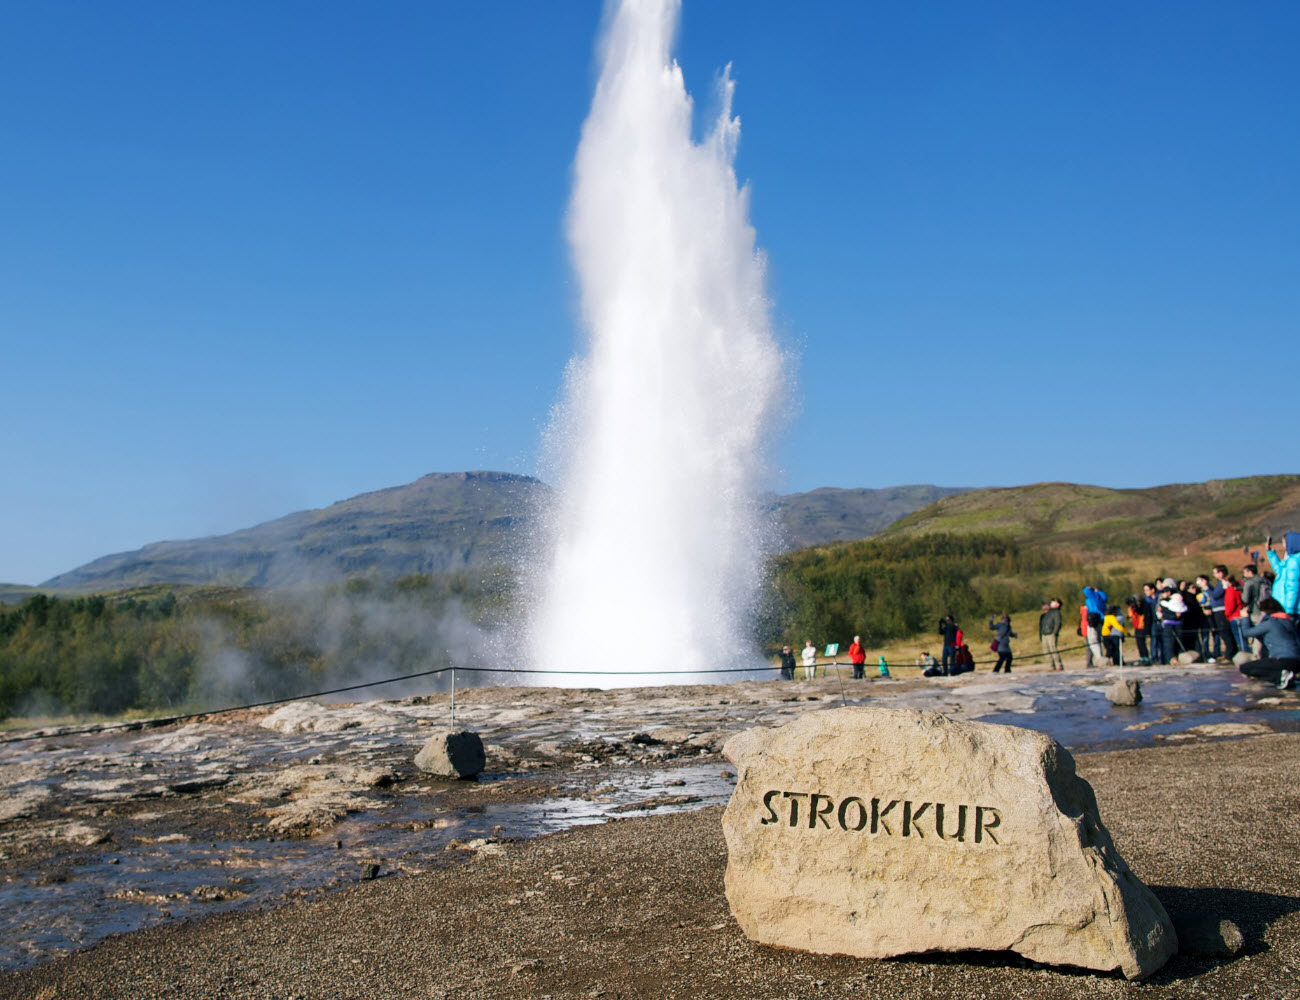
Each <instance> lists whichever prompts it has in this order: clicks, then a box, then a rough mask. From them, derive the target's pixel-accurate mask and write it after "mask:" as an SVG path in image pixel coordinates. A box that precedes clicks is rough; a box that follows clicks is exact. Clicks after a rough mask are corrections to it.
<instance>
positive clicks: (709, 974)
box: [0, 666, 1300, 997]
mask: <svg viewBox="0 0 1300 1000" xmlns="http://www.w3.org/2000/svg"><path fill="white" fill-rule="evenodd" d="M1113 674H1114V672H1113V671H1107V672H1101V671H1087V672H1085V671H1083V670H1081V669H1077V670H1072V671H1067V672H1065V673H1055V674H1053V673H1043V672H1025V673H1016V674H1013V675H1011V676H1010V677H1003V676H992V675H989V674H976V675H973V676H972V675H966V676H964V677H961V678H957V679H945V680H930V681H928V680H923V679H919V678H918V679H911V680H893V681H882V680H878V679H876V680H869V681H857V682H855V681H852V680H848V679H845V680H843V681H842V682H841V681H839V680H838V679H836V678H835V677H831V678H828V679H821V678H818V679H817V680H815V681H805V680H798V681H793V682H780V681H768V682H741V683H735V684H729V685H719V686H689V687H662V688H639V689H622V690H610V691H600V690H573V689H570V690H562V689H538V688H502V687H497V688H478V689H470V690H462V691H461V692H460V693H459V696H458V704H457V710H456V721H457V724H458V725H465V726H469V727H472V728H475V729H477V730H478V731H479V732H480V733H481V734H482V736H483V739H484V742H485V744H486V746H487V757H488V765H487V772H486V773H485V774H484V775H483V776H482V778H481V779H480V780H478V781H472V782H445V781H438V780H434V779H432V778H430V777H429V776H428V775H425V774H423V773H421V772H419V771H418V770H417V769H416V768H415V767H414V765H413V764H412V757H413V756H414V754H415V752H416V751H417V750H418V749H419V747H420V746H421V744H422V742H423V738H424V734H425V733H427V731H428V729H429V728H430V727H431V726H442V725H446V724H449V723H450V705H449V700H448V696H447V695H446V694H440V695H432V696H429V697H428V698H420V697H417V698H408V699H404V700H402V701H392V702H369V703H365V704H360V705H333V706H320V705H314V704H311V703H295V704H292V705H289V706H286V707H284V708H282V709H280V710H278V711H276V712H274V713H270V714H267V713H265V712H259V713H254V714H245V715H240V716H234V715H223V716H213V717H211V718H210V719H207V720H201V721H198V722H195V723H191V724H188V725H184V726H172V727H163V728H157V729H140V730H134V731H120V730H119V731H115V732H112V733H102V734H98V735H88V736H84V735H83V736H73V735H60V733H59V732H58V731H57V730H51V731H48V732H47V733H45V734H44V735H43V736H42V737H41V738H39V739H35V740H28V741H24V742H16V743H7V744H0V787H2V788H3V791H4V795H3V798H2V799H0V878H3V880H4V881H3V885H0V903H2V904H3V905H0V927H2V928H3V933H0V963H3V966H4V968H6V969H8V970H10V971H9V972H8V973H6V974H3V976H0V995H13V996H33V997H35V996H43V997H55V996H65V995H66V996H80V995H94V996H105V997H110V996H122V997H127V996H139V997H145V996H168V995H185V996H213V997H226V996H229V997H260V996H267V997H285V996H290V995H299V996H311V997H331V996H340V997H342V996H359V995H366V996H378V997H384V996H401V997H407V996H411V997H416V996H418V997H479V996H482V997H497V996H503V997H504V996H511V997H518V996H538V997H541V996H554V997H560V996H609V997H616V996H643V995H647V994H649V993H655V994H657V995H663V996H674V995H682V996H686V995H691V996H716V997H750V996H763V997H767V996H772V997H785V996H795V995H804V994H809V993H812V994H814V995H825V996H830V995H889V996H930V995H949V996H957V995H963V996H964V995H979V994H980V993H987V994H988V995H994V996H1000V995H1016V996H1029V997H1037V996H1079V997H1085V996H1087V997H1092V996H1112V995H1114V996H1120V995H1123V996H1127V995H1129V994H1130V993H1131V994H1133V995H1142V996H1147V995H1149V996H1153V997H1155V996H1159V997H1166V996H1234V997H1245V996H1246V995H1251V996H1253V997H1264V996H1278V997H1282V996H1298V997H1300V986H1298V985H1297V984H1298V983H1300V948H1298V947H1297V941H1298V940H1300V867H1298V866H1297V859H1298V858H1300V794H1298V793H1297V790H1296V784H1295V781H1294V768H1295V763H1296V761H1297V760H1298V759H1300V753H1298V751H1300V696H1297V695H1296V694H1295V693H1294V692H1277V691H1273V690H1270V689H1269V688H1267V687H1263V686H1258V685H1253V684H1249V683H1245V682H1241V681H1238V680H1237V679H1236V678H1235V676H1234V674H1233V672H1232V671H1231V670H1230V669H1225V668H1222V667H1206V666H1191V667H1169V668H1158V667H1157V668H1141V669H1133V670H1129V671H1127V672H1126V675H1127V676H1138V677H1140V678H1141V679H1142V681H1143V685H1144V692H1145V695H1146V701H1145V702H1144V703H1143V704H1142V705H1141V706H1139V707H1137V708H1133V709H1116V708H1112V707H1111V706H1110V704H1109V703H1108V702H1107V701H1106V700H1105V698H1104V697H1103V695H1102V690H1103V686H1104V685H1105V684H1106V683H1107V682H1108V681H1109V680H1110V679H1111V678H1112V677H1113ZM845 702H847V703H848V704H857V703H863V702H869V703H871V704H879V705H882V706H894V707H914V708H930V709H936V710H940V711H943V712H946V713H950V714H952V715H954V716H956V717H958V718H967V719H983V720H986V721H995V722H1009V723H1016V724H1020V725H1028V726H1032V727H1034V728H1038V729H1042V730H1044V731H1046V732H1048V733H1050V734H1051V735H1053V736H1055V737H1056V738H1057V739H1059V740H1061V741H1062V742H1063V743H1065V744H1066V745H1067V746H1069V747H1071V748H1072V749H1073V750H1074V751H1075V753H1076V757H1077V759H1078V761H1079V770H1080V773H1081V774H1082V775H1083V776H1084V777H1086V778H1087V779H1088V780H1089V781H1090V782H1092V784H1093V785H1094V787H1095V788H1096V790H1097V793H1098V799H1099V803H1100V806H1101V814H1102V818H1103V820H1104V821H1105V822H1106V823H1107V825H1108V826H1109V828H1110V829H1111V832H1112V833H1113V835H1114V837H1115V840H1116V844H1117V846H1118V848H1119V850H1120V852H1121V853H1122V854H1123V855H1124V857H1125V859H1126V860H1127V861H1128V862H1129V864H1130V865H1131V866H1132V867H1133V868H1134V870H1135V871H1136V872H1137V874H1138V875H1139V877H1141V878H1143V879H1144V880H1145V881H1146V882H1147V883H1148V884H1149V885H1151V886H1152V887H1153V889H1154V890H1155V892H1156V894H1157V895H1158V896H1159V897H1160V899H1161V900H1162V901H1163V902H1164V903H1165V905H1166V907H1167V908H1168V909H1169V910H1170V911H1171V913H1175V914H1177V913H1179V912H1186V913H1190V912H1211V913H1214V914H1218V915H1221V916H1223V917H1227V918H1230V919H1232V920H1235V921H1236V922H1237V923H1238V924H1239V925H1240V926H1241V928H1242V930H1243V931H1244V932H1245V934H1246V939H1247V947H1246V949H1245V951H1244V952H1243V953H1242V954H1240V955H1237V956H1236V957H1233V958H1220V959H1207V958H1194V957H1188V956H1180V957H1179V958H1177V959H1175V960H1174V962H1173V963H1172V964H1171V965H1170V966H1169V967H1168V968H1167V969H1166V970H1164V971H1162V972H1161V973H1159V974H1158V975H1157V976H1156V977H1155V979H1154V980H1152V981H1148V982H1147V983H1146V984H1128V983H1125V982H1123V981H1121V980H1118V979H1112V978H1108V977H1097V976H1092V975H1085V974H1082V973H1071V972H1069V971H1061V970H1049V969H1045V968H1041V967H1037V966H1034V965H1032V964H1031V963H1027V962H1025V961H1023V960H1021V959H1019V958H1017V957H1015V956H1006V955H992V956H990V955H978V956H958V957H945V958H942V959H935V958H917V959H915V960H910V961H887V962H864V961H857V960H848V959H832V958H822V957H814V956H807V955H796V954H792V953H786V952H776V951H772V950H770V949H764V948H759V947H756V946H754V945H752V944H750V943H749V942H747V941H746V940H745V939H744V938H743V936H742V935H741V934H740V932H739V931H738V929H737V928H736V926H735V924H734V922H733V921H731V919H730V917H729V915H728V912H727V904H726V900H725V898H724V896H723V891H722V872H723V868H724V867H725V849H724V847H723V844H722V839H721V834H720V830H719V810H718V807H719V806H720V805H721V804H723V803H725V801H726V799H727V796H728V795H729V794H730V788H731V777H732V776H731V772H730V764H729V763H728V762H727V761H726V759H725V758H723V757H722V756H721V755H720V749H721V746H722V744H723V743H724V742H725V740H726V739H727V737H728V736H729V735H731V734H732V733H735V732H738V731H740V730H742V729H745V728H748V727H750V726H755V725H767V726H771V725H779V724H781V723H783V722H786V721H789V720H790V719H793V718H795V717H796V716H798V715H800V714H802V713H804V712H808V711H818V710H821V709H824V708H830V707H835V706H838V705H840V704H843V703H845ZM194 918H201V919H197V920H195V919H194ZM142 928H153V929H148V930H142ZM125 932H135V933H125ZM116 935H120V936H116ZM110 936H113V937H111V938H110ZM92 945H93V946H94V947H91V948H89V949H88V950H87V946H92ZM74 949H82V950H80V951H74ZM65 952H73V953H72V954H69V955H66V956H64V957H59V956H61V955H63V953H65Z"/></svg>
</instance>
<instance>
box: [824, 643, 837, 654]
mask: <svg viewBox="0 0 1300 1000" xmlns="http://www.w3.org/2000/svg"><path fill="white" fill-rule="evenodd" d="M839 651H840V644H839V643H838V642H832V643H831V644H830V645H828V646H827V647H826V652H825V653H824V654H823V655H824V656H834V655H835V654H836V653H838V652H839Z"/></svg>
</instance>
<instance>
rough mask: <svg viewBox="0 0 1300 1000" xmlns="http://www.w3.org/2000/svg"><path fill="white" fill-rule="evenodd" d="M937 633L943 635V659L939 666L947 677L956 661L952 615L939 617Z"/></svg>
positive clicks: (955, 641)
mask: <svg viewBox="0 0 1300 1000" xmlns="http://www.w3.org/2000/svg"><path fill="white" fill-rule="evenodd" d="M939 635H940V636H942V637H943V660H942V662H941V664H940V666H941V667H942V668H943V675H944V676H945V677H947V676H948V675H949V674H951V673H952V672H953V671H952V668H953V667H954V666H955V665H956V663H957V622H956V620H955V619H954V618H953V616H952V615H944V616H943V617H942V618H940V619H939Z"/></svg>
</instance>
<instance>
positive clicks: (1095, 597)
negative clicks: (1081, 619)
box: [1083, 587, 1109, 666]
mask: <svg viewBox="0 0 1300 1000" xmlns="http://www.w3.org/2000/svg"><path fill="white" fill-rule="evenodd" d="M1108 600H1109V598H1108V597H1107V596H1106V591H1104V590H1101V589H1100V588H1098V587H1084V588H1083V603H1084V604H1085V605H1087V608H1088V634H1087V635H1086V636H1084V640H1085V641H1086V642H1087V643H1088V649H1089V650H1090V651H1091V653H1092V661H1093V662H1094V663H1096V664H1097V665H1098V666H1100V665H1101V664H1102V662H1103V661H1104V660H1105V659H1106V654H1105V653H1104V652H1103V651H1102V648H1101V623H1102V622H1103V621H1105V619H1106V608H1107V603H1106V602H1107V601H1108Z"/></svg>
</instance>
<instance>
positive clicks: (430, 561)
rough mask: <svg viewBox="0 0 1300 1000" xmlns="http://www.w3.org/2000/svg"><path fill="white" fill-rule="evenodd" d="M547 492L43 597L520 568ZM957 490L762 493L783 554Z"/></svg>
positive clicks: (340, 527) (444, 479)
mask: <svg viewBox="0 0 1300 1000" xmlns="http://www.w3.org/2000/svg"><path fill="white" fill-rule="evenodd" d="M550 489H551V488H550V487H549V486H547V485H546V484H545V483H544V482H542V481H541V480H539V479H536V478H534V477H532V476H524V475H518V474H515V473H508V472H492V471H487V470H473V471H468V472H434V473H429V474H428V475H425V476H421V477H420V478H419V479H417V480H415V481H414V482H411V483H407V484H404V485H401V486H390V487H385V488H383V489H378V490H371V491H368V492H365V493H360V494H358V495H356V496H354V497H349V498H347V499H345V500H340V501H338V502H336V503H333V504H330V505H328V506H326V507H321V508H316V509H312V510H302V511H295V512H293V513H290V514H286V515H284V516H283V517H279V518H274V519H272V520H270V521H265V522H262V523H260V524H256V525H253V526H251V527H248V528H241V529H239V530H237V531H233V532H228V533H225V534H221V535H211V536H207V537H204V538H193V539H177V540H168V541H159V542H151V543H150V544H148V545H145V546H142V547H141V548H138V549H134V550H130V551H127V552H116V553H110V554H108V555H105V556H101V557H99V558H98V559H93V560H91V561H90V562H87V563H85V564H83V565H81V566H78V567H75V568H74V569H71V570H68V571H67V572H65V573H60V574H58V575H56V576H54V577H51V578H50V579H49V580H46V581H45V582H44V583H43V584H41V585H40V586H41V588H42V589H51V590H63V591H73V592H88V591H95V590H116V589H122V588H124V587H133V586H147V585H152V584H161V583H172V584H191V585H209V584H220V585H230V586H250V587H277V586H287V585H297V584H303V583H309V584H310V583H333V582H338V581H340V580H344V579H349V578H354V577H375V578H386V579H393V578H397V577H402V576H409V575H412V574H417V573H424V574H435V573H445V572H454V571H457V570H466V569H481V568H486V567H490V566H495V565H506V566H510V565H519V564H520V563H521V562H522V561H523V559H524V557H525V555H526V550H527V549H528V547H529V546H530V545H531V544H532V542H533V526H534V525H535V524H536V522H537V519H538V517H539V513H540V510H541V508H542V505H543V504H544V503H545V501H546V499H547V497H548V496H549V494H550ZM959 492H961V489H960V488H957V487H939V486H894V487H887V488H884V489H879V490H873V489H866V488H839V487H821V488H820V489H817V490H812V491H810V492H808V493H793V494H785V495H769V496H766V497H764V498H763V499H762V501H761V503H762V506H763V508H764V509H765V510H767V511H769V512H771V513H772V515H773V516H774V518H775V519H776V521H777V524H778V535H779V536H780V538H781V541H782V543H783V547H784V548H798V547H802V546H805V545H811V544H824V543H829V542H834V541H847V540H852V539H854V538H864V537H868V536H870V535H873V534H875V533H876V532H878V531H880V530H881V529H883V528H885V527H887V526H888V525H889V524H891V523H893V521H895V520H897V519H898V518H899V517H902V516H903V515H905V514H907V513H910V512H911V511H914V510H917V509H918V508H920V507H923V506H925V505H926V504H928V503H930V502H932V501H933V500H936V499H939V498H941V497H945V496H951V495H953V494H955V493H959Z"/></svg>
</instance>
